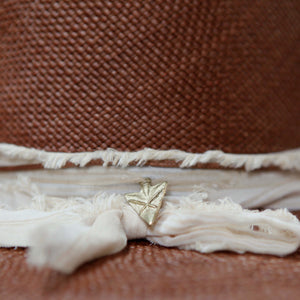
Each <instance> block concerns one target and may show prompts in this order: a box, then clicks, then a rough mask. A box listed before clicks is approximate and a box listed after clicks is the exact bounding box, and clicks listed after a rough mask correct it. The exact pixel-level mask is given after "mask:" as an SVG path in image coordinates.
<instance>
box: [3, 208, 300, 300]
mask: <svg viewBox="0 0 300 300" xmlns="http://www.w3.org/2000/svg"><path fill="white" fill-rule="evenodd" d="M298 216H300V213H298ZM25 256H26V255H25V251H24V250H21V249H18V250H14V249H0V283H1V284H0V298H1V299H6V300H8V299H14V300H18V299H22V300H23V299H56V300H57V299H222V300H224V299H230V300H234V299H242V300H245V299H255V300H256V299H272V300H274V299H299V297H300V289H299V280H300V252H299V251H298V252H296V253H295V254H293V255H290V256H287V257H285V258H279V257H275V256H268V255H255V254H245V255H238V254H233V253H228V252H220V253H214V254H201V253H198V252H194V251H187V250H178V249H168V248H163V247H159V246H155V245H151V244H149V243H147V242H143V241H137V242H130V243H129V245H128V247H127V248H126V249H125V250H124V251H122V252H121V253H119V254H116V255H113V256H109V257H105V258H101V259H98V260H96V261H94V262H92V263H89V264H86V265H84V266H83V267H81V268H80V269H79V270H78V271H76V272H75V273H74V274H72V275H70V276H64V275H61V274H59V273H56V272H54V271H50V270H42V271H37V270H35V269H32V268H29V267H28V265H27V264H26V262H25Z"/></svg>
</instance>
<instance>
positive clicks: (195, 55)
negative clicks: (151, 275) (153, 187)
mask: <svg viewBox="0 0 300 300" xmlns="http://www.w3.org/2000/svg"><path fill="white" fill-rule="evenodd" d="M299 9H300V2H299V1H298V0H294V1H293V0H285V1H282V0H262V1H246V0H226V1H225V0H224V1H220V0H211V1H192V0H179V1H171V0H156V1H148V0H146V1H145V0H143V1H137V0H133V1H89V0H88V1H26V0H24V1H21V0H20V1H15V0H7V1H1V4H0V100H1V101H0V142H7V143H14V144H18V145H23V146H27V147H35V148H39V149H45V150H50V151H67V152H68V151H75V152H77V151H91V150H95V149H106V148H108V147H112V148H116V149H118V150H138V149H142V148H144V147H151V148H155V149H180V150H185V151H191V152H203V151H206V150H209V149H221V150H223V151H226V152H233V153H262V152H273V151H281V150H285V149H289V148H296V147H299V145H300V130H299V128H300V99H299V88H300V82H299V78H300V72H299V47H297V42H299V33H300V26H299V24H300V18H299Z"/></svg>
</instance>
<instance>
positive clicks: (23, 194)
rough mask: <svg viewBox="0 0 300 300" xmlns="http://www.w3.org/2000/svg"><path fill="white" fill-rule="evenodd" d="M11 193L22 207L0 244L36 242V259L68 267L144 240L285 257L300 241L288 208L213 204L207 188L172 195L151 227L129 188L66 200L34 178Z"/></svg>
mask: <svg viewBox="0 0 300 300" xmlns="http://www.w3.org/2000/svg"><path fill="white" fill-rule="evenodd" d="M24 180H25V179H24ZM6 192H7V195H9V194H10V193H12V194H14V195H15V197H18V198H19V200H20V199H22V201H20V203H21V204H22V205H21V206H19V205H16V206H11V207H5V205H4V206H2V209H0V246H2V247H13V246H23V247H24V246H28V247H29V248H30V251H29V262H30V263H31V264H33V265H35V266H37V267H45V266H47V267H50V268H53V269H55V270H57V271H60V272H63V273H71V272H73V271H74V270H75V269H76V268H77V267H79V266H80V265H81V264H83V263H85V262H88V261H90V260H93V259H95V258H99V257H102V256H105V255H110V254H114V253H117V252H119V251H121V250H122V249H123V248H124V247H125V246H126V243H127V240H130V239H137V238H145V239H148V240H149V241H151V242H154V243H157V244H159V245H162V246H166V247H178V248H180V249H187V250H196V251H199V252H204V253H209V252H214V251H218V250H231V251H234V252H238V253H243V252H247V251H250V252H256V253H264V254H273V255H278V256H283V255H287V254H289V253H292V252H294V251H296V250H297V248H298V247H299V244H300V223H299V221H298V219H297V218H296V217H295V216H294V215H292V214H291V213H290V212H288V210H286V209H277V210H269V209H267V210H264V211H253V210H247V209H243V208H242V207H241V206H240V205H239V204H237V203H233V202H232V201H231V200H230V199H229V198H224V199H219V201H218V202H217V203H210V202H206V201H205V197H204V196H203V194H202V193H197V194H194V195H190V196H186V197H179V198H178V201H177V203H172V202H169V201H164V204H163V207H162V209H161V211H160V213H159V217H158V220H157V222H156V223H155V224H154V226H152V227H148V226H147V225H146V224H145V222H143V221H142V220H141V218H140V217H139V216H138V214H136V212H135V211H134V210H133V209H132V208H131V207H130V205H128V204H127V202H126V201H125V198H124V196H123V195H122V194H106V193H101V192H100V193H97V194H95V195H94V196H93V197H89V198H82V197H80V198H74V197H71V198H68V197H64V198H59V197H52V196H47V195H44V194H41V192H40V191H39V189H38V187H37V186H35V185H34V184H32V183H30V181H24V182H19V183H16V184H15V185H14V186H13V185H12V186H11V187H9V186H7V190H6ZM16 192H17V193H16ZM0 201H1V199H0Z"/></svg>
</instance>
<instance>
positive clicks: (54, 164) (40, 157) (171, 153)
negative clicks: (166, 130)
mask: <svg viewBox="0 0 300 300" xmlns="http://www.w3.org/2000/svg"><path fill="white" fill-rule="evenodd" d="M97 159H101V160H102V161H103V164H104V166H107V165H108V164H112V165H113V166H119V167H123V168H124V167H127V166H129V165H130V164H131V163H135V164H136V165H138V166H141V165H144V164H145V163H146V162H147V161H149V160H157V161H161V160H173V161H176V162H180V163H181V164H180V167H181V168H187V167H192V166H195V165H196V164H197V163H201V164H207V163H216V164H218V165H220V166H222V167H228V168H242V167H243V168H245V170H246V171H253V170H256V169H260V168H264V167H271V166H273V167H278V168H279V169H281V170H297V171H300V149H295V150H289V151H283V152H277V153H267V154H230V153H224V152H222V151H218V150H212V151H206V152H205V153H188V152H184V151H180V150H154V149H149V148H145V149H143V150H140V151H136V152H126V151H124V152H122V151H117V150H114V149H107V150H98V151H94V152H79V153H62V152H46V151H43V150H37V149H32V148H26V147H21V146H16V145H11V144H5V143H2V144H0V166H1V165H2V166H3V165H15V164H34V163H35V164H38V163H41V164H42V165H43V166H44V168H48V169H59V168H62V167H63V166H65V165H66V163H67V162H71V163H73V164H74V165H76V166H80V167H84V166H86V165H87V164H88V163H89V162H91V161H93V160H97Z"/></svg>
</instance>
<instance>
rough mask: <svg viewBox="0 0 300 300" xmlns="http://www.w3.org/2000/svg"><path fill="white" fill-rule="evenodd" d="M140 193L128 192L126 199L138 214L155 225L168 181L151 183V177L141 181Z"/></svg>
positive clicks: (149, 223)
mask: <svg viewBox="0 0 300 300" xmlns="http://www.w3.org/2000/svg"><path fill="white" fill-rule="evenodd" d="M140 185H141V187H142V189H141V191H140V192H139V193H131V194H126V195H125V199H126V200H127V202H128V203H129V204H130V206H131V207H132V208H133V209H134V210H135V211H136V212H137V213H138V215H139V216H140V217H141V218H142V219H143V220H144V221H145V222H146V223H147V224H148V225H149V226H151V225H153V224H154V222H155V220H156V217H157V215H158V212H159V210H160V208H161V205H162V200H163V197H164V195H165V193H166V191H167V182H162V183H159V184H156V185H151V179H150V178H145V180H144V181H143V182H140Z"/></svg>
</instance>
